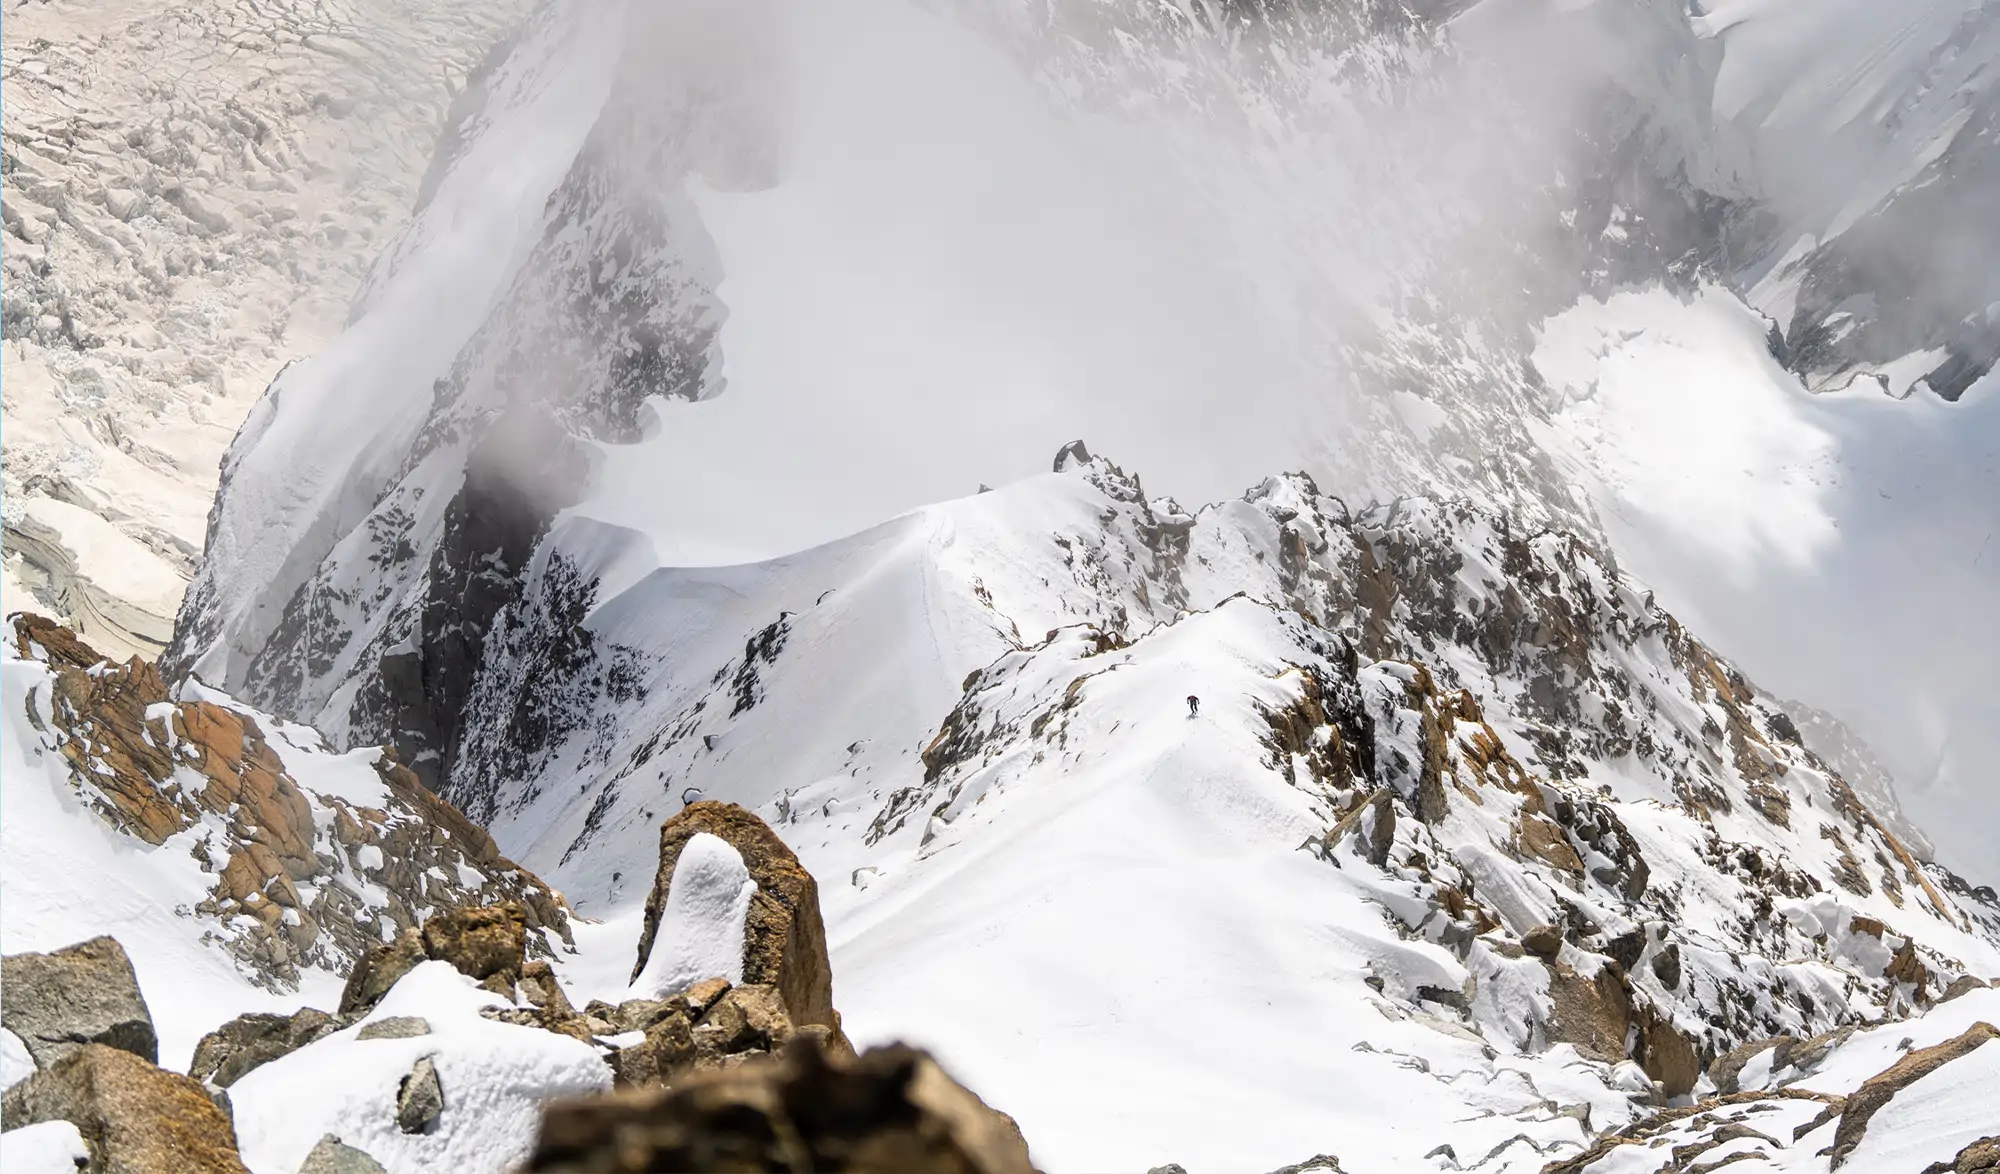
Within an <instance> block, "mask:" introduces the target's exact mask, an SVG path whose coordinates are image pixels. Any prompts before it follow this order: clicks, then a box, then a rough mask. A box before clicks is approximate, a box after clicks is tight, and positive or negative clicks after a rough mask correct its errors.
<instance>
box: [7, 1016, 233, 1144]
mask: <svg viewBox="0 0 2000 1174" xmlns="http://www.w3.org/2000/svg"><path fill="white" fill-rule="evenodd" d="M0 1116H4V1127H5V1128H6V1129H9V1130H13V1129H19V1128H21V1127H22V1126H27V1125H35V1124H39V1123H42V1122H46V1121H68V1122H70V1123H72V1124H74V1125H75V1126H76V1127H77V1130H78V1131H79V1132H80V1133H81V1134H82V1136H83V1139H84V1142H85V1144H86V1145H87V1146H88V1147H89V1149H90V1154H91V1166H90V1168H91V1169H92V1170H103V1171H106V1172H111V1171H116V1172H118V1174H246V1171H245V1169H244V1165H243V1161H242V1159H241V1158H240V1157H239V1156H238V1155H237V1152H236V1132H235V1130H234V1128H233V1127H232V1126H231V1124H230V1120H229V1117H228V1116H227V1115H225V1114H224V1113H223V1111H222V1110H221V1109H219V1108H217V1107H216V1104H215V1102H214V1101H213V1100H211V1099H210V1098H209V1096H208V1093H207V1092H206V1091H205V1090H204V1089H203V1088H202V1086H201V1085H200V1084H198V1083H196V1082H195V1081H194V1080H192V1079H190V1078H188V1077H186V1076H182V1075H180V1074H178V1073H174V1072H166V1071H162V1070H161V1069H159V1068H157V1067H155V1066H153V1065H152V1064H150V1063H148V1062H146V1061H145V1060H142V1059H140V1058H139V1057H137V1056H135V1055H133V1054H132V1053H130V1052H126V1051H121V1050H119V1049H117V1048H110V1047H106V1046H104V1045H103V1044H85V1045H84V1046H83V1047H81V1048H78V1049H77V1050H75V1051H73V1052H71V1053H69V1054H68V1055H66V1056H64V1057H63V1058H62V1059H60V1060H57V1061H56V1062H55V1063H53V1064H51V1065H49V1066H48V1067H46V1068H44V1069H42V1070H41V1071H40V1072H38V1073H36V1074H35V1075H34V1076H32V1077H29V1078H28V1079H27V1080H25V1081H23V1082H21V1083H20V1084H17V1085H15V1086H14V1087H13V1088H10V1089H8V1090H7V1093H6V1096H5V1098H4V1100H0Z"/></svg>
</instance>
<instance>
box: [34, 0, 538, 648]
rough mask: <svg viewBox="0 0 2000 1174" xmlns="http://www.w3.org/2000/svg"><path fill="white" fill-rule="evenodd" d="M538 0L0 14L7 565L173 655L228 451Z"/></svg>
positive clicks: (336, 305) (199, 5)
mask: <svg viewBox="0 0 2000 1174" xmlns="http://www.w3.org/2000/svg"><path fill="white" fill-rule="evenodd" d="M524 7H525V5H522V4H520V3H515V2H503V3H498V4H495V3H454V2H447V3H427V4H418V5H410V4H404V3H392V2H384V0H333V2H328V0H319V2H315V3H303V2H278V3H261V4H256V5H242V4H229V3H223V2H220V0H197V2H194V3H166V2H160V0H112V2H108V3H96V2H90V3H78V2H73V0H53V2H48V0H37V2H35V3H28V4H17V5H14V6H13V7H12V8H11V9H10V10H9V11H8V13H7V20H6V26H5V34H4V44H5V50H4V54H5V58H6V65H5V69H4V80H0V86H4V91H5V94H4V98H5V107H6V136H7V145H6V150H5V166H4V169H0V170H3V171H4V178H0V186H3V187H4V189H5V212H6V224H5V234H4V237H0V240H4V254H5V267H6V280H5V284H6V294H5V310H4V330H3V331H0V333H4V337H5V340H6V343H5V346H6V353H5V368H6V416H7V427H6V447H5V461H4V472H5V492H6V496H7V499H8V501H7V509H6V547H7V555H8V559H9V568H8V569H9V572H10V577H11V578H17V579H18V581H19V582H20V583H21V584H22V586H23V587H25V588H26V589H28V590H29V591H32V593H33V595H34V596H35V598H34V599H26V598H23V599H20V600H13V599H12V597H11V592H10V604H9V606H10V607H11V606H18V607H29V608H35V609H38V610H42V611H56V612H60V613H61V614H63V615H65V616H66V617H67V618H69V619H70V620H71V621H73V622H75V623H76V624H77V625H79V627H80V629H81V630H82V631H83V632H84V633H85V634H86V635H87V636H88V637H89V638H91V639H93V640H97V641H98V642H99V643H101V644H102V645H103V646H104V647H106V648H107V649H110V650H112V651H116V652H119V653H120V654H130V653H132V652H143V653H145V654H147V655H149V656H150V655H154V654H156V653H157V652H158V651H159V649H160V648H161V647H162V646H163V645H164V644H165V643H166V640H167V638H168V635H169V634H170V630H171V626H172V623H173V617H174V613H175V612H176V611H177V610H178V607H179V602H180V595H181V592H182V589H183V588H184V586H185V583H186V579H187V577H188V576H189V575H190V574H191V573H192V572H193V569H194V563H195V560H196V558H197V557H198V556H199V555H200V553H201V546H202V529H203V525H204V520H205V519H206V517H207V515H208V510H209V506H210V504H211V502H212V499H213V496H214V492H215V484H216V466H217V464H218V462H219V461H220V459H221V457H222V454H223V452H224V450H225V449H226V448H227V446H228V444H229V440H230V437H231V436H232V435H234V433H235V431H236V429H237V426H238V425H239V424H241V423H242V421H243V417H244V415H245V413H247V412H248V411H249V409H250V405H251V404H252V403H254V402H255V401H256V399H257V396H258V395H259V393H260V392H261V391H262V390H263V388H264V386H265V385H266V384H267V383H268V382H269V381H270V379H271V377H272V376H273V375H274V374H275V373H276V372H277V371H278V370H279V368H281V367H283V366H284V365H285V364H286V363H288V362H290V361H292V360H294V359H298V358H301V357H303V356H305V355H309V354H313V353H315V352H317V351H319V350H320V349H321V348H323V347H324V346H326V345H327V343H328V342H329V341H330V340H331V339H332V338H333V337H334V336H335V335H336V334H338V333H339V331H340V329H341V326H342V323H343V320H344V319H345V317H346V314H347V303H348V298H349V296H350V295H351V294H352V293H353V291H354V289H355V287H356V285H357V283H358V282H359V280H360V278H361V275H362V273H363V272H364V270H365V269H366V267H367V265H368V263H369V262H370V261H371V260H372V259H373V258H374V256H375V254H376V253H378V252H379V251H380V250H381V249H382V247H383V246H384V245H385V244H387V243H388V242H389V241H390V240H391V239H392V238H393V237H394V236H395V234H396V233H397V231H398V230H399V229H400V228H401V227H402V226H403V224H404V223H406V222H407V219H408V217H409V214H410V211H411V208H412V206H413V205H414V204H415V203H417V202H418V200H419V198H420V196H421V195H422V194H423V192H422V190H421V184H420V180H421V178H422V177H423V175H424V173H425V170H426V167H427V166H428V164H429V161H430V159H431V155H432V150H433V147H434V145H435V139H436V134H437V130H438V127H439V125H440V123H441V122H442V121H443V120H444V115H445V109H446V106H447V105H448V104H449V103H450V102H451V101H452V98H453V94H454V91H455V90H458V89H462V88H463V87H464V86H465V84H466V83H465V77H466V74H467V73H468V72H469V71H470V70H471V69H472V67H473V66H474V65H475V64H476V63H477V62H478V60H479V58H480V55H481V54H483V53H485V52H486V51H487V49H488V47H489V46H490V45H491V44H492V42H493V41H494V40H495V39H496V38H498V37H499V36H500V35H501V34H502V33H503V32H505V31H506V29H507V27H508V26H509V25H510V24H511V23H512V22H513V20H514V19H515V18H516V17H518V15H519V13H520V12H521V11H522V10H523V8H524Z"/></svg>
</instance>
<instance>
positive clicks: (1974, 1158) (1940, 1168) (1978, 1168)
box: [1923, 1134, 2000, 1174]
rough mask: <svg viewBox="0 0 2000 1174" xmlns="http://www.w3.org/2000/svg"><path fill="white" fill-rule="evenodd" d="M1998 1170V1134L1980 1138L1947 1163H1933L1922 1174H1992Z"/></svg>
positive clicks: (1999, 1168) (1999, 1140)
mask: <svg viewBox="0 0 2000 1174" xmlns="http://www.w3.org/2000/svg"><path fill="white" fill-rule="evenodd" d="M1996 1170H2000V1134H1996V1135H1994V1136H1992V1137H1982V1138H1980V1139H1979V1140H1978V1141H1975V1142H1973V1143H1972V1144H1971V1145H1969V1146H1966V1147H1965V1148H1964V1149H1962V1150H1960V1151H1958V1156H1957V1157H1955V1158H1953V1159H1952V1160H1951V1161H1949V1162H1933V1163H1931V1164H1930V1165H1929V1166H1927V1167H1925V1168H1924V1170H1923V1174H1993V1172H1994V1171H1996Z"/></svg>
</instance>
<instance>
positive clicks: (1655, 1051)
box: [1632, 1002, 1701, 1097]
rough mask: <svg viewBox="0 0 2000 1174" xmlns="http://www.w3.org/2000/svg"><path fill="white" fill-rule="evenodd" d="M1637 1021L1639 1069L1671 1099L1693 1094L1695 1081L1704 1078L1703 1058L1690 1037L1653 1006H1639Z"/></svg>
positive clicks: (1634, 1053) (1634, 1050) (1635, 1046)
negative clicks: (1702, 1070)
mask: <svg viewBox="0 0 2000 1174" xmlns="http://www.w3.org/2000/svg"><path fill="white" fill-rule="evenodd" d="M1634 1020H1635V1022H1636V1024H1637V1026H1638V1028H1639V1032H1638V1038H1637V1040H1636V1041H1635V1042H1634V1043H1633V1047H1632V1058H1633V1059H1634V1060H1636V1061H1638V1064H1639V1067H1640V1068H1641V1069H1643V1070H1644V1071H1645V1073H1646V1075H1647V1076H1650V1077H1652V1078H1653V1080H1654V1081H1656V1082H1657V1083H1658V1084H1659V1085H1660V1089H1661V1091H1662V1092H1663V1093H1665V1094H1666V1095H1667V1096H1669V1097H1682V1096H1686V1095H1687V1094H1689V1093H1691V1092H1693V1091H1694V1085H1695V1081H1697V1080H1698V1079H1700V1078H1701V1056H1700V1055H1699V1054H1698V1053H1697V1052H1696V1051H1695V1046H1694V1042H1693V1041H1692V1040H1690V1039H1689V1038H1688V1036H1687V1033H1686V1032H1684V1031H1682V1030H1681V1029H1680V1028H1679V1027H1678V1026H1677V1025H1675V1023H1674V1021H1673V1018H1672V1017H1671V1016H1670V1015H1668V1014H1666V1013H1664V1012H1662V1011H1661V1010H1660V1009H1659V1008H1658V1007H1655V1006H1654V1005H1653V1004H1651V1003H1650V1002H1647V1003H1641V1004H1640V1005H1639V1008H1638V1012H1637V1014H1636V1015H1635V1016H1634Z"/></svg>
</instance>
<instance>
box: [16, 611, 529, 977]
mask: <svg viewBox="0 0 2000 1174" xmlns="http://www.w3.org/2000/svg"><path fill="white" fill-rule="evenodd" d="M14 640H15V644H16V647H17V650H18V652H19V653H20V655H21V656H22V657H24V658H26V659H31V660H37V661H40V662H41V663H42V664H44V665H45V666H46V671H47V672H48V673H49V682H48V687H47V692H46V694H42V695H41V696H43V697H45V701H43V702H41V703H40V704H36V705H31V707H30V708H31V713H32V714H33V716H34V719H35V721H36V724H37V725H38V726H39V728H40V732H41V734H42V736H43V737H44V739H45V741H44V747H43V748H44V749H46V750H53V751H56V752H59V753H60V754H61V755H62V756H63V757H64V758H65V759H66V760H67V761H68V763H69V766H70V777H71V780H72V782H73V783H74V785H75V787H76V790H77V794H78V797H79V798H80V799H82V800H83V802H84V803H85V805H86V806H88V807H90V808H91V809H92V810H94V811H96V812H97V813H98V814H99V815H101V816H102V817H103V818H104V819H105V820H106V821H107V822H108V823H110V824H111V825H112V826H114V827H116V828H118V829H119V830H120V831H122V832H124V833H126V834H128V835H131V836H133V837H135V838H137V839H139V840H142V841H144V842H145V843H147V844H152V845H160V844H163V843H165V842H166V841H167V839H168V838H169V837H172V836H176V835H181V834H183V833H190V834H192V835H193V836H194V837H195V842H194V843H193V844H192V846H191V847H190V849H189V851H190V852H191V854H192V855H193V856H194V858H195V860H196V862H197V863H198V864H199V865H200V866H201V867H202V868H203V869H204V870H206V871H208V872H210V873H212V874H214V875H215V878H216V879H215V884H214V888H213V889H212V891H211V893H210V895H209V897H208V899H207V900H204V901H202V902H200V903H199V904H198V905H197V906H196V907H195V908H194V910H193V912H194V913H195V914H198V915H202V916H205V917H209V918H213V919H214V920H215V922H216V928H215V931H214V938H215V939H216V940H218V941H220V942H222V943H224V944H225V945H226V946H227V948H228V949H229V950H230V951H231V953H232V954H233V955H234V956H235V957H236V958H237V959H238V961H239V962H240V963H241V964H242V965H243V966H244V968H245V969H246V970H247V971H248V972H249V973H251V974H252V975H253V977H256V978H257V979H258V980H259V981H260V982H261V983H262V984H263V985H266V986H268V987H271V988H273V989H290V988H292V987H294V986H295V985H296V984H297V982H298V980H299V975H300V971H301V968H302V967H312V966H317V967H322V968H324V969H327V970H331V971H334V972H336V973H345V972H347V971H349V970H350V969H352V967H353V966H354V964H355V963H356V962H357V961H358V960H359V959H360V958H361V957H362V956H363V955H364V954H365V953H367V952H368V951H369V950H371V949H373V948H374V947H375V946H377V945H379V944H380V943H381V942H382V941H384V940H385V939H389V938H393V937H394V936H395V935H396V934H397V933H398V932H401V931H404V930H412V929H414V928H415V927H416V925H417V923H418V919H419V914H420V911H423V910H427V909H451V908H454V907H462V906H476V905H485V904H492V903H495V902H511V903H513V904H515V905H516V906H517V907H518V908H519V909H520V910H521V914H522V916H523V917H524V918H525V919H526V925H527V927H528V928H529V929H532V930H537V931H546V932H547V933H550V934H554V935H556V936H557V937H560V938H566V937H567V935H568V914H567V910H566V907H565V906H564V904H563V901H562V898H561V896H560V895H559V894H557V893H556V892H554V891H553V890H551V889H550V888H549V887H548V886H547V885H545V884H543V883H542V882H541V880H540V879H539V878H537V877H535V876H534V875H533V874H532V873H529V872H527V871H526V870H524V869H521V868H520V867H519V866H517V865H515V864H514V863H513V862H512V861H510V860H508V859H507V858H506V857H504V856H502V855H500V852H499V849H498V848H497V847H496V846H495V845H494V843H493V838H492V837H491V836H489V835H488V834H487V833H486V831H485V829H483V828H481V827H479V826H478V825H477V824H475V823H473V822H472V821H471V820H469V819H467V818H465V816H464V815H462V814H461V813H459V812H458V811H457V810H456V809H455V808H453V807H452V806H451V805H450V804H448V803H446V802H444V801H443V800H441V799H439V798H438V797H437V796H435V795H432V794H431V793H430V792H428V791H426V790H424V788H423V787H422V786H421V785H420V784H419V783H418V781H417V779H416V776H415V775H414V774H412V773H411V772H410V771H409V770H408V769H407V768H405V767H404V766H402V765H401V764H400V763H398V762H396V761H395V760H394V759H393V758H392V757H390V756H388V755H387V754H383V755H381V756H380V757H378V758H377V759H376V761H375V763H374V766H373V769H372V771H370V772H366V773H364V774H363V777H362V779H361V780H358V782H359V784H360V788H362V789H365V788H367V787H371V786H372V787H373V788H374V789H375V790H376V791H377V792H378V793H379V794H380V796H381V799H380V802H379V803H363V802H354V801H350V800H349V799H347V798H343V797H341V796H340V795H332V794H322V793H317V792H314V791H311V790H309V789H307V788H305V787H302V786H300V785H299V783H298V781H297V779H296V778H295V776H294V775H293V773H292V771H291V769H290V768H289V767H288V765H287V763H286V755H312V754H318V753H322V751H319V750H317V749H316V748H314V747H312V746H310V745H305V746H301V745H300V744H299V743H298V742H296V741H292V740H285V741H283V742H280V741H278V740H274V739H272V738H269V737H267V736H266V733H265V730H264V727H263V725H262V720H268V719H260V718H259V717H258V716H256V715H254V714H252V713H250V712H247V711H245V710H242V709H239V708H235V707H233V706H231V705H227V704H223V703H222V702H220V701H216V700H211V699H209V697H208V696H205V695H202V694H200V693H199V692H198V691H197V692H196V694H195V695H194V696H191V697H190V696H181V695H179V694H177V693H176V691H174V690H170V689H169V688H168V687H167V685H166V683H165V682H164V681H163V680H162V679H161V677H160V674H159V673H158V672H157V671H156V670H155V669H154V667H153V666H152V665H150V664H147V663H146V662H145V661H142V660H139V659H137V658H133V659H132V660H129V661H127V662H126V663H125V664H123V665H110V664H108V663H106V662H105V660H104V658H103V657H101V656H99V655H98V653H97V652H96V650H94V649H92V648H91V647H90V646H89V645H87V644H84V643H83V642H82V641H80V640H78V639H77V638H76V636H75V635H74V634H73V633H71V632H69V631H68V630H67V629H65V628H62V627H61V626H59V625H56V624H53V623H52V622H50V621H48V620H46V619H43V618H41V617H38V616H28V615H23V616H16V617H15V619H14ZM281 746H282V747H284V749H283V750H282V751H281V749H280V748H281ZM340 765H341V767H342V768H343V769H345V770H349V771H356V772H357V773H359V772H361V771H362V769H363V768H359V767H358V764H356V763H354V762H353V761H352V760H343V761H342V762H341V764H340ZM197 780H198V781H197ZM346 793H348V794H352V793H354V790H353V789H349V790H348V791H347V792H346ZM530 939H531V940H530V941H529V948H530V949H532V950H534V951H536V952H538V953H546V952H547V951H548V949H549V946H548V945H547V943H546V942H544V941H543V939H542V934H541V933H539V932H537V933H534V934H532V935H530Z"/></svg>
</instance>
